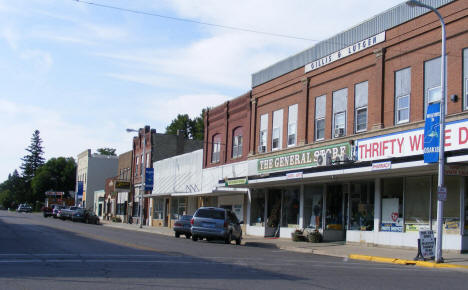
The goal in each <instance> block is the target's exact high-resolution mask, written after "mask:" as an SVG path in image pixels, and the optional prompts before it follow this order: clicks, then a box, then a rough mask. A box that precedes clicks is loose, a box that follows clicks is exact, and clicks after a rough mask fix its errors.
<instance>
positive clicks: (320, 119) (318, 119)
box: [314, 94, 327, 141]
mask: <svg viewBox="0 0 468 290" xmlns="http://www.w3.org/2000/svg"><path fill="white" fill-rule="evenodd" d="M319 98H324V99H325V102H324V107H325V108H323V109H324V111H325V114H324V116H323V117H317V99H319ZM326 115H327V95H326V94H325V95H321V96H317V97H315V118H314V119H315V122H314V126H315V128H314V139H315V141H322V140H325V127H326V124H325V122H326V121H325V120H326ZM322 120H323V138H317V136H318V133H317V132H318V131H317V130H318V126H317V124H318V122H319V121H322Z"/></svg>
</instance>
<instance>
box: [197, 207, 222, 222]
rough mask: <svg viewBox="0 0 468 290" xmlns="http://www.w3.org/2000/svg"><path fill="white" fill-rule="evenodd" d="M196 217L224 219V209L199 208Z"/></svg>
mask: <svg viewBox="0 0 468 290" xmlns="http://www.w3.org/2000/svg"><path fill="white" fill-rule="evenodd" d="M195 216H196V217H201V218H210V219H216V220H224V211H221V210H215V209H199V210H198V211H197V214H196V215H195Z"/></svg>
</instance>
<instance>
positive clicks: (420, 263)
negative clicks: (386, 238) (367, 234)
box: [348, 254, 468, 269]
mask: <svg viewBox="0 0 468 290" xmlns="http://www.w3.org/2000/svg"><path fill="white" fill-rule="evenodd" d="M348 258H350V259H353V260H361V261H369V262H377V263H389V264H398V265H415V266H418V267H426V268H445V269H447V268H452V269H455V268H458V269H468V266H465V265H457V264H438V263H434V262H426V261H412V260H404V259H397V258H385V257H378V256H366V255H357V254H350V255H349V256H348Z"/></svg>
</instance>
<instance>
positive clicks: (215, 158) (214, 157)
mask: <svg viewBox="0 0 468 290" xmlns="http://www.w3.org/2000/svg"><path fill="white" fill-rule="evenodd" d="M220 153H221V135H220V134H216V135H214V136H213V144H212V151H211V163H218V162H219V156H220Z"/></svg>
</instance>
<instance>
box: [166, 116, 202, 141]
mask: <svg viewBox="0 0 468 290" xmlns="http://www.w3.org/2000/svg"><path fill="white" fill-rule="evenodd" d="M206 110H207V109H203V110H202V112H201V113H200V116H198V117H195V118H193V119H191V118H190V117H189V115H187V114H183V115H181V114H179V115H177V117H176V118H175V119H174V120H172V122H171V124H170V125H169V126H167V127H166V134H177V130H180V131H181V133H183V134H184V137H185V138H187V139H195V140H203V136H204V133H205V112H206Z"/></svg>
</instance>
